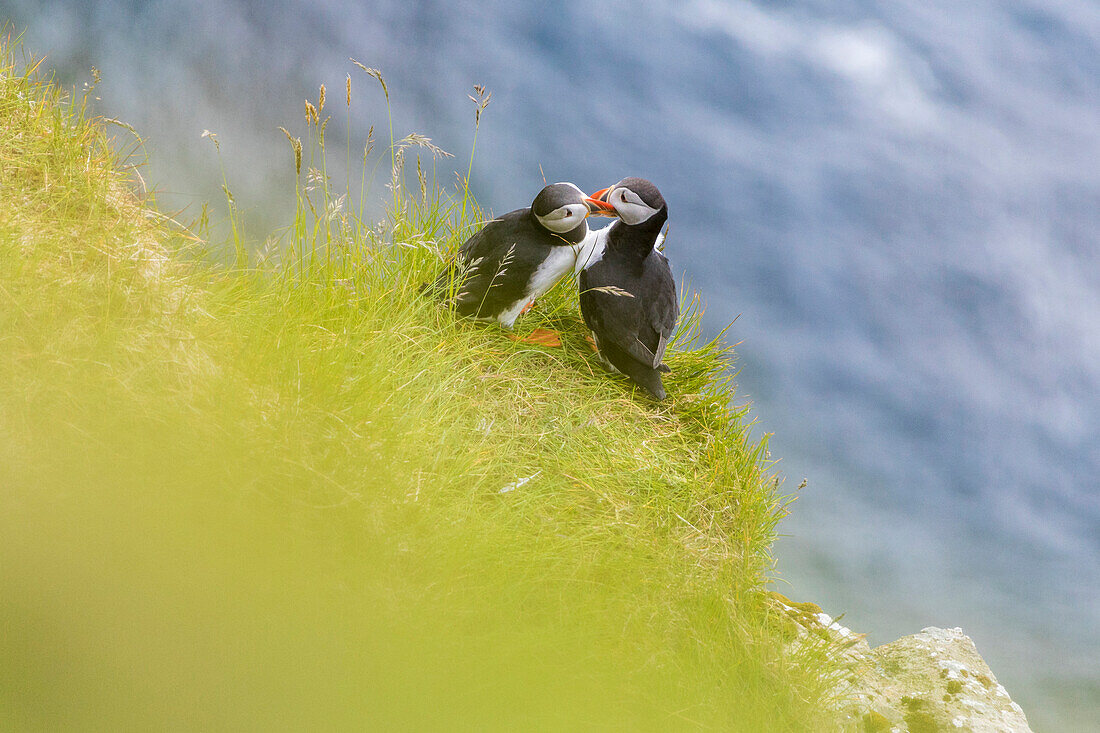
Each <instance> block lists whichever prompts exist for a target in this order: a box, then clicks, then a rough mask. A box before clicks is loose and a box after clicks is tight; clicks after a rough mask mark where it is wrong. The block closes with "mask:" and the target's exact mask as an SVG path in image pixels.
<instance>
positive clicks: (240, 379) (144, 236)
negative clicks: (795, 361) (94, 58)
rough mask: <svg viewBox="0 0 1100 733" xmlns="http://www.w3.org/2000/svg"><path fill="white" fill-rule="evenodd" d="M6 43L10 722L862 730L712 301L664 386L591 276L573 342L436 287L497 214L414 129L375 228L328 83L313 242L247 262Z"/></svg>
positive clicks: (2, 713)
mask: <svg viewBox="0 0 1100 733" xmlns="http://www.w3.org/2000/svg"><path fill="white" fill-rule="evenodd" d="M2 43H3V48H2V50H0V487H2V489H0V491H2V501H3V505H4V506H3V510H2V511H0V584H2V587H3V595H4V597H5V599H6V600H5V603H4V604H3V605H0V621H2V623H3V626H4V628H6V629H8V630H9V633H5V634H3V635H0V723H2V724H3V727H9V726H10V727H12V728H15V729H20V730H37V729H81V728H97V729H98V728H103V729H135V728H137V729H141V728H162V727H170V728H174V727H180V728H186V729H238V730H239V729H267V728H273V727H274V728H279V729H283V728H289V729H297V728H307V727H308V728H314V729H331V728H333V727H361V725H362V723H363V722H364V721H369V722H370V723H371V727H372V728H376V729H382V730H392V729H409V730H440V729H447V730H450V729H478V730H484V729H496V728H500V729H510V730H527V729H533V728H540V729H541V728H551V729H559V728H569V729H573V728H596V729H603V728H621V729H655V730H665V729H669V728H673V729H679V728H720V729H735V730H752V731H760V730H831V729H834V725H833V720H832V718H831V716H830V714H829V713H827V712H825V710H826V707H825V704H824V699H823V698H824V696H825V695H826V694H827V692H826V690H827V689H828V688H829V685H828V684H827V679H826V678H827V677H828V675H827V674H826V670H828V669H830V667H829V664H830V663H829V662H828V660H827V653H826V650H824V649H816V650H815V649H808V648H806V647H805V646H803V647H802V648H800V650H799V651H798V652H797V653H792V652H791V651H789V649H788V645H787V643H786V642H787V641H788V639H787V637H786V636H785V635H784V633H783V632H782V630H781V625H779V624H778V623H777V622H776V620H775V619H774V618H773V617H772V615H771V613H770V611H769V610H768V606H767V603H766V601H765V595H764V592H763V586H764V583H765V574H766V572H767V571H768V570H769V569H770V567H771V559H770V556H769V550H768V548H769V546H770V544H771V542H772V541H773V539H774V537H775V526H776V523H777V521H778V520H779V519H780V517H781V516H782V514H783V512H784V502H783V498H782V497H781V496H780V495H779V493H778V485H777V482H776V481H775V480H774V478H773V476H772V475H771V474H770V472H769V468H768V463H767V460H766V458H767V454H766V450H765V447H764V444H763V441H761V440H759V439H754V438H752V437H750V435H749V432H748V428H747V426H746V425H745V422H744V412H743V410H741V409H738V408H733V407H731V404H732V397H733V388H734V385H733V383H732V382H731V381H730V378H729V376H728V375H729V372H728V356H729V352H728V349H727V348H726V347H724V346H722V345H721V344H720V343H719V342H705V341H703V340H702V339H701V338H700V336H699V318H698V304H697V303H696V302H694V301H691V302H689V303H688V306H689V307H688V308H687V315H686V316H685V317H684V319H683V326H682V327H681V329H680V333H679V334H678V337H677V340H676V343H675V345H674V346H673V348H672V349H671V350H670V355H669V357H668V359H667V361H668V363H669V364H670V366H671V367H672V369H673V372H672V374H671V375H669V376H668V377H667V379H666V384H667V385H668V388H669V393H670V395H672V398H671V399H670V400H669V401H668V402H667V403H664V404H661V405H657V404H655V403H653V402H651V401H649V400H647V399H645V398H644V397H642V396H640V395H635V394H633V392H632V390H631V389H630V388H629V386H628V385H627V383H626V382H625V381H623V380H621V379H619V378H615V377H612V376H610V375H608V374H607V373H605V372H604V371H603V369H602V368H600V367H599V366H598V364H597V362H596V359H595V357H594V355H593V354H592V352H591V350H590V349H589V348H588V346H587V345H586V343H585V341H584V338H583V328H582V324H581V323H580V318H579V315H578V313H577V310H576V295H575V293H574V292H573V289H572V288H570V286H569V284H568V283H563V284H562V285H560V286H559V287H558V288H556V289H555V290H554V291H553V292H551V293H550V294H548V295H547V296H546V297H545V298H544V299H543V300H541V301H540V302H539V304H538V306H537V307H536V309H535V310H534V311H533V312H532V313H530V314H528V315H527V316H525V317H524V318H522V319H521V321H520V323H519V324H517V332H518V333H519V334H520V335H523V334H524V333H527V332H529V331H530V330H531V329H534V328H538V327H552V328H556V329H558V330H559V331H560V332H561V333H562V337H563V338H562V345H561V347H559V348H546V347H541V346H537V345H532V344H525V343H521V342H517V341H513V340H510V339H508V338H506V337H505V336H504V334H503V333H502V332H501V331H500V330H499V329H497V328H495V327H487V326H485V325H483V324H474V323H468V322H463V321H460V320H457V319H455V318H454V316H453V315H452V314H450V313H449V312H446V311H444V310H442V309H440V308H439V307H438V306H437V305H436V304H435V303H433V302H430V301H428V300H426V299H424V298H422V297H420V296H419V295H418V293H417V289H418V286H419V285H420V284H421V283H422V282H424V281H426V280H427V279H428V278H429V277H430V276H431V275H432V274H433V273H434V272H435V271H436V269H437V268H438V267H439V266H440V264H441V262H442V261H443V258H445V257H446V256H447V253H448V252H451V251H453V248H454V247H455V246H457V244H459V243H460V241H461V240H462V238H463V236H464V235H465V234H466V233H468V232H469V231H470V229H471V227H472V226H474V225H475V222H476V221H478V220H479V219H481V218H482V217H483V215H482V214H481V212H480V211H479V210H478V209H477V207H476V205H474V204H473V203H472V202H464V201H463V198H464V197H463V196H462V195H461V192H460V194H459V195H458V196H453V195H449V194H448V193H447V192H446V191H443V190H441V189H440V188H439V187H438V186H437V185H435V184H434V183H433V182H432V181H431V180H429V179H428V177H427V176H424V177H418V179H417V180H416V181H415V182H414V183H413V185H411V186H406V185H405V181H404V169H405V168H406V167H409V168H410V170H411V166H412V163H413V162H414V157H415V156H416V154H417V153H418V152H421V153H423V154H424V155H431V154H432V152H433V151H432V150H431V149H430V148H428V147H425V144H424V143H423V142H422V141H420V139H419V138H416V137H413V138H406V139H405V140H404V141H394V143H393V145H392V147H387V148H385V149H384V150H382V151H381V152H378V151H376V152H373V153H371V154H370V155H371V156H375V157H377V156H379V155H381V159H382V160H383V161H384V162H385V167H386V169H389V168H391V167H392V168H393V170H394V174H393V178H392V181H391V183H392V184H393V186H392V187H391V188H388V189H386V194H385V197H386V199H387V201H386V203H387V211H388V213H387V215H386V216H385V218H384V219H383V221H381V222H377V221H372V222H366V221H364V220H363V214H362V212H363V211H365V210H366V209H367V208H369V207H363V206H360V207H358V208H356V207H351V206H349V198H344V199H343V200H341V199H340V196H339V195H337V194H334V193H333V192H332V188H333V185H332V183H331V182H330V181H327V179H326V177H325V160H324V157H323V156H324V152H323V121H324V118H325V114H326V110H325V109H324V108H323V107H322V109H321V110H320V115H319V116H318V117H317V118H314V119H316V123H315V122H310V123H308V124H307V125H306V126H305V131H304V133H303V135H304V137H305V138H306V142H305V143H304V145H302V144H301V142H300V139H297V138H295V137H294V135H293V134H291V133H288V138H291V145H290V147H288V156H287V159H288V174H287V185H288V186H295V187H296V191H297V198H298V206H297V210H296V211H295V212H293V214H292V216H293V221H292V222H289V226H288V229H287V230H286V231H285V232H283V233H282V245H281V247H280V248H277V249H278V251H277V252H275V254H274V255H272V256H271V257H266V258H262V257H258V256H257V255H255V254H254V253H253V254H250V253H249V251H248V248H246V247H244V246H243V244H242V243H241V242H240V240H239V238H238V239H236V240H235V244H236V247H235V264H233V265H231V266H229V265H219V264H215V263H214V262H213V260H212V259H211V258H210V257H208V256H204V254H203V253H202V252H201V251H200V249H199V247H200V245H201V242H199V241H197V238H196V237H195V236H194V235H193V234H192V233H191V232H190V231H189V230H187V229H185V228H183V227H180V226H179V225H177V224H176V223H175V222H173V221H171V220H170V219H168V218H167V217H165V216H163V215H162V214H159V213H157V211H156V210H155V208H154V206H153V205H152V204H151V203H150V202H149V201H147V200H142V198H141V197H139V196H136V195H135V194H134V193H133V190H134V185H133V183H132V182H131V179H130V177H129V175H128V174H127V172H126V171H124V170H122V168H123V166H121V165H120V161H119V157H118V151H119V150H120V149H122V148H124V147H125V146H126V145H127V144H129V143H128V141H129V140H130V137H129V135H130V133H129V132H128V131H126V130H123V129H122V128H120V127H119V126H118V125H116V124H114V123H112V122H111V121H105V120H103V119H99V118H95V117H91V116H90V113H88V111H87V109H86V100H87V97H86V96H85V98H84V99H80V98H77V99H71V98H69V97H67V96H66V95H65V94H64V93H63V92H62V90H60V89H59V88H58V87H57V86H56V85H54V84H52V83H50V82H49V80H48V79H46V78H44V77H43V76H42V74H41V73H40V72H37V71H34V70H31V67H33V64H29V63H28V62H27V61H26V59H25V58H24V57H23V56H22V52H21V50H20V48H19V45H18V43H17V42H13V41H12V40H11V39H3V40H2ZM359 80H366V81H369V78H368V77H366V76H360V77H357V82H356V83H357V84H358V83H359ZM357 88H358V87H357ZM341 91H342V90H341ZM334 96H340V97H343V95H342V94H340V95H334ZM340 101H342V99H341V100H340ZM331 106H332V104H331V100H330V107H331ZM296 140H297V145H301V146H302V147H297V146H296V144H295V141H296ZM380 147H383V146H380ZM296 155H297V156H301V157H299V160H300V161H301V162H300V171H299V172H298V173H297V177H295V173H296V171H295V157H296ZM303 157H304V160H302V158H303ZM365 160H367V163H365V164H366V165H371V164H372V162H371V161H372V160H373V158H370V156H365ZM424 168H428V166H427V165H426V166H424ZM417 170H418V172H420V171H422V170H423V169H422V168H421V167H420V166H419V165H418V166H417ZM410 176H411V174H410ZM229 205H230V211H231V213H232V206H233V204H232V201H230V204H229ZM288 218H290V217H289V216H288Z"/></svg>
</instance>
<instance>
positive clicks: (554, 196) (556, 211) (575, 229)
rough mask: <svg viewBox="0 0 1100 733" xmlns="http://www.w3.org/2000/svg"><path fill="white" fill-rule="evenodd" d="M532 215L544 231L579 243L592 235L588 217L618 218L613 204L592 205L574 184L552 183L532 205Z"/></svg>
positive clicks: (596, 203)
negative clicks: (589, 230)
mask: <svg viewBox="0 0 1100 733" xmlns="http://www.w3.org/2000/svg"><path fill="white" fill-rule="evenodd" d="M531 213H532V214H533V215H534V217H535V219H536V220H537V221H538V223H539V224H540V225H542V227H543V228H544V229H547V230H548V231H550V232H553V233H554V234H560V235H561V236H562V237H563V238H565V239H567V240H569V241H570V242H571V243H576V242H579V241H580V240H582V239H584V236H585V235H586V234H587V233H588V224H587V223H586V222H585V218H586V217H588V216H591V215H593V214H598V215H603V216H615V211H614V209H613V208H612V207H611V206H610V205H609V204H606V203H604V202H595V203H589V202H588V201H587V197H586V196H585V195H584V191H582V190H580V189H579V188H577V186H575V185H574V184H572V183H551V184H550V185H549V186H546V187H545V188H543V189H542V190H541V191H539V195H538V196H536V197H535V200H534V201H532V202H531Z"/></svg>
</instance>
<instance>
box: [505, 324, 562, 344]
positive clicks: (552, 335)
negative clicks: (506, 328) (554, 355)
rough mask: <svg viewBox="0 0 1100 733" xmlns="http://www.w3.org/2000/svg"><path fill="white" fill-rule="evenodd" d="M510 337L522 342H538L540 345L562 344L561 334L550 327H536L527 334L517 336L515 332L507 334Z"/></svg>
mask: <svg viewBox="0 0 1100 733" xmlns="http://www.w3.org/2000/svg"><path fill="white" fill-rule="evenodd" d="M507 336H508V338H510V339H512V340H513V341H518V342H520V343H521V344H536V345H538V346H551V347H553V346H561V336H559V335H558V332H557V331H551V330H550V329H548V328H536V329H535V330H534V331H532V332H531V333H529V334H527V335H526V336H517V335H515V334H514V333H509V334H507Z"/></svg>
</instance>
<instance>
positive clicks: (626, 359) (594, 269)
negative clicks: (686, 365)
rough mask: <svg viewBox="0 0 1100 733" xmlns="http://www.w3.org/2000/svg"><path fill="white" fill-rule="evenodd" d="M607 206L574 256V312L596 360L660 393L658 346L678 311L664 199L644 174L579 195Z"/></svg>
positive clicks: (656, 394) (660, 350)
mask: <svg viewBox="0 0 1100 733" xmlns="http://www.w3.org/2000/svg"><path fill="white" fill-rule="evenodd" d="M587 203H588V205H589V206H590V207H591V208H592V209H593V210H594V209H595V208H596V207H597V206H598V204H601V203H604V204H608V205H610V206H611V207H612V208H613V209H614V212H615V215H616V216H617V220H616V221H615V222H613V223H612V224H611V225H610V226H608V227H605V228H603V229H600V230H598V231H597V232H596V235H595V236H594V237H593V238H592V240H591V241H590V242H588V241H586V242H585V243H584V245H583V246H582V247H581V248H580V252H579V254H578V256H577V264H576V269H577V272H578V278H577V280H578V286H579V289H580V305H581V315H582V316H583V317H584V323H585V325H586V326H587V327H588V329H589V330H590V331H591V333H592V339H593V341H594V343H595V346H596V351H597V352H598V354H599V356H600V358H601V360H602V361H603V362H604V364H605V365H606V366H608V367H609V368H610V369H611V370H612V371H616V372H621V373H622V374H625V375H626V376H627V377H629V378H630V379H631V381H633V382H634V383H635V384H637V385H638V386H640V387H642V388H643V389H645V390H646V392H648V393H649V394H651V395H652V396H653V397H654V398H655V399H657V400H663V399H665V398H666V397H667V396H668V395H667V393H666V392H665V388H664V385H663V384H662V382H661V374H662V373H667V372H669V371H671V370H670V369H669V368H668V366H666V365H665V364H664V363H663V361H662V359H664V355H665V349H666V348H667V347H668V342H669V340H670V339H671V338H672V333H673V331H674V330H675V328H676V321H677V319H678V318H679V317H680V301H679V299H678V298H677V297H676V281H675V280H673V277H672V270H671V269H670V268H669V265H668V260H667V259H666V258H665V256H664V254H662V253H661V251H660V249H659V247H658V246H659V245H660V244H662V243H663V242H662V240H663V237H662V235H661V228H662V227H663V226H664V225H665V222H666V221H667V220H668V205H667V204H666V203H665V200H664V197H662V196H661V192H660V191H658V190H657V187H656V186H654V185H653V184H652V183H650V182H649V181H647V180H646V179H644V178H633V177H632V178H624V179H623V180H621V181H619V182H618V183H616V184H615V185H613V186H609V187H607V188H605V189H602V190H600V191H597V192H595V193H594V194H592V196H590V197H589V198H588V199H587Z"/></svg>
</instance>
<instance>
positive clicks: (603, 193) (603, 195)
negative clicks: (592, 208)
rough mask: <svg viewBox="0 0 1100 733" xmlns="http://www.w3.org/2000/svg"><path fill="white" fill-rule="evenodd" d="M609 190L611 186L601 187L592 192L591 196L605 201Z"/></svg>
mask: <svg viewBox="0 0 1100 733" xmlns="http://www.w3.org/2000/svg"><path fill="white" fill-rule="evenodd" d="M610 190H611V186H608V187H607V188H601V189H600V190H599V191H596V193H594V194H592V198H594V199H599V200H600V201H606V200H607V192H608V191H610Z"/></svg>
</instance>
